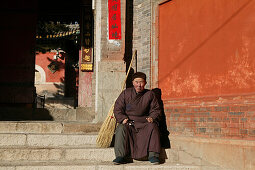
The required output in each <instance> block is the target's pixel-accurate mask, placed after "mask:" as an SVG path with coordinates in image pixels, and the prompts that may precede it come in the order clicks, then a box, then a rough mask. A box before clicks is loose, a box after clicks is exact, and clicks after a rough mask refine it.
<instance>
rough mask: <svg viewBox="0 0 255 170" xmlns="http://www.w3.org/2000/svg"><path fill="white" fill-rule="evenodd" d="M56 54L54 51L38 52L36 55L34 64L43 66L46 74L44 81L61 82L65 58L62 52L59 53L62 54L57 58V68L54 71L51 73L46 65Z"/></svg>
mask: <svg viewBox="0 0 255 170" xmlns="http://www.w3.org/2000/svg"><path fill="white" fill-rule="evenodd" d="M54 55H56V53H55V52H48V53H45V54H43V53H39V54H37V55H36V65H39V66H41V67H42V68H43V70H44V71H45V74H46V82H62V80H64V77H65V58H64V56H63V55H64V54H60V55H61V56H63V57H62V58H63V60H62V59H58V60H57V63H58V64H59V68H60V69H59V70H58V71H56V72H55V73H52V72H51V71H50V70H49V68H48V65H49V64H50V63H51V61H53V60H54V59H53V56H54Z"/></svg>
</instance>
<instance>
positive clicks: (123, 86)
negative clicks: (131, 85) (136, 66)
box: [121, 50, 137, 91]
mask: <svg viewBox="0 0 255 170" xmlns="http://www.w3.org/2000/svg"><path fill="white" fill-rule="evenodd" d="M136 53H137V50H135V52H134V54H133V56H132V59H131V61H130V64H129V67H128V72H127V75H126V78H125V80H124V82H123V85H122V88H121V91H123V90H124V88H125V84H126V81H127V78H128V75H129V72H130V69H131V66H132V63H133V60H134V58H135V55H136Z"/></svg>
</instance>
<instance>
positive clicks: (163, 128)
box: [152, 88, 171, 149]
mask: <svg viewBox="0 0 255 170" xmlns="http://www.w3.org/2000/svg"><path fill="white" fill-rule="evenodd" d="M152 91H153V92H154V93H155V95H156V97H157V99H158V101H159V105H160V109H161V117H160V120H159V131H160V141H161V147H162V148H165V149H167V148H171V144H170V140H169V138H168V135H169V134H170V132H169V131H168V130H167V124H166V115H165V111H164V104H163V101H162V99H161V95H162V93H161V89H159V88H155V89H152Z"/></svg>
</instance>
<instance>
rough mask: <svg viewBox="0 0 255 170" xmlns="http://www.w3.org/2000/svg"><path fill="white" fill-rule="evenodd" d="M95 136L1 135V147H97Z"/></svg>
mask: <svg viewBox="0 0 255 170" xmlns="http://www.w3.org/2000/svg"><path fill="white" fill-rule="evenodd" d="M96 138H97V136H96V135H94V134H91V135H89V134H86V135H84V134H0V147H6V146H26V147H35V146H36V147H61V146H72V147H73V146H76V147H77V146H86V145H95V144H96Z"/></svg>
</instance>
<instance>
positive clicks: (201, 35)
mask: <svg viewBox="0 0 255 170" xmlns="http://www.w3.org/2000/svg"><path fill="white" fill-rule="evenodd" d="M254 28H255V1H252V0H231V1H230V0H210V1H209V0H208V1H201V0H172V1H169V2H168V3H164V4H162V5H160V6H159V88H161V89H162V98H163V99H164V100H166V99H171V98H186V97H187V98H189V97H196V96H217V95H227V94H244V93H253V92H255V29H254Z"/></svg>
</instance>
